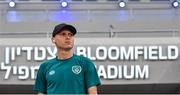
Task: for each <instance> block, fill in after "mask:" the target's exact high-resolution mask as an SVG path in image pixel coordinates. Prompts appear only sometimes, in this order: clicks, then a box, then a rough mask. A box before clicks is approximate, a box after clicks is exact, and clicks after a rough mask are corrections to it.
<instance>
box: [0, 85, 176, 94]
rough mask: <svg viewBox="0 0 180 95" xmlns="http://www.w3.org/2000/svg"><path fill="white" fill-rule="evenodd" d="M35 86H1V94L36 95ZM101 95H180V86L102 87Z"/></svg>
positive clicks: (99, 91)
mask: <svg viewBox="0 0 180 95" xmlns="http://www.w3.org/2000/svg"><path fill="white" fill-rule="evenodd" d="M32 89H33V85H0V94H34V92H33V91H32ZM98 93H99V94H133V93H135V94H177V93H179V94H180V84H131V85H101V86H99V87H98Z"/></svg>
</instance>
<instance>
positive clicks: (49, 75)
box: [34, 23, 100, 95]
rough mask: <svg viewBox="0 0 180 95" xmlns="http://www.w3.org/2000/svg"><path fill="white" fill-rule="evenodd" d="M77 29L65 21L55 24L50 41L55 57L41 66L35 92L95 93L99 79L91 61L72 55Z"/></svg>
mask: <svg viewBox="0 0 180 95" xmlns="http://www.w3.org/2000/svg"><path fill="white" fill-rule="evenodd" d="M75 34H76V29H75V27H74V26H72V25H68V24H65V23H62V24H59V25H57V26H55V28H54V31H53V33H52V42H53V43H54V44H55V45H56V48H57V56H56V58H54V59H51V60H47V61H45V62H43V64H41V65H40V68H39V70H38V73H37V78H36V82H35V86H34V91H35V92H36V93H38V94H39V95H40V94H97V86H98V85H100V80H99V77H98V75H97V72H96V69H95V66H94V64H93V63H92V61H90V60H89V59H88V58H86V57H83V56H78V55H76V54H73V50H72V49H73V46H74V35H75Z"/></svg>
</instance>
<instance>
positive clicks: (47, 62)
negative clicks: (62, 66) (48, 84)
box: [41, 58, 56, 66]
mask: <svg viewBox="0 0 180 95" xmlns="http://www.w3.org/2000/svg"><path fill="white" fill-rule="evenodd" d="M55 62H56V58H53V59H49V60H45V61H43V62H42V64H41V65H45V66H47V65H51V64H54V63H55Z"/></svg>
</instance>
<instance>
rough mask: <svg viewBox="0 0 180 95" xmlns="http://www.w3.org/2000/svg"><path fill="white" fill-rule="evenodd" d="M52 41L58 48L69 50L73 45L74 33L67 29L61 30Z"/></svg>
mask: <svg viewBox="0 0 180 95" xmlns="http://www.w3.org/2000/svg"><path fill="white" fill-rule="evenodd" d="M52 41H53V43H54V44H56V47H57V48H59V49H63V50H71V49H72V48H73V46H74V35H73V34H72V33H71V32H70V31H69V30H62V31H61V32H60V33H58V34H57V35H56V36H55V37H53V38H52Z"/></svg>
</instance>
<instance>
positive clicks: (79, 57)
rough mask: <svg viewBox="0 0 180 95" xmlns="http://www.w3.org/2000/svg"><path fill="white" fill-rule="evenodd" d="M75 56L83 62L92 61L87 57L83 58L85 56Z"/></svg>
mask: <svg viewBox="0 0 180 95" xmlns="http://www.w3.org/2000/svg"><path fill="white" fill-rule="evenodd" d="M74 55H75V57H76V58H77V59H79V60H81V61H86V60H87V61H90V59H89V58H88V57H85V56H83V55H76V54H74Z"/></svg>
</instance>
